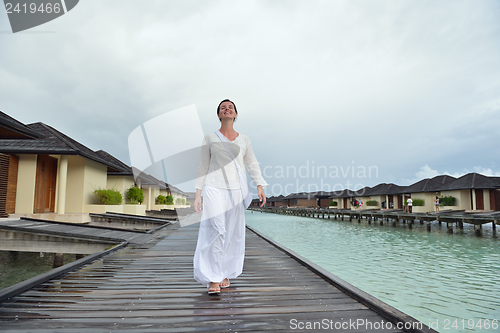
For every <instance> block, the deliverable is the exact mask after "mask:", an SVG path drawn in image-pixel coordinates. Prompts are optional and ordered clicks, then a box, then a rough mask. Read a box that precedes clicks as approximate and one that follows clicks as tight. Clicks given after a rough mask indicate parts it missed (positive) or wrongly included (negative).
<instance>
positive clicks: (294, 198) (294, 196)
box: [283, 192, 318, 207]
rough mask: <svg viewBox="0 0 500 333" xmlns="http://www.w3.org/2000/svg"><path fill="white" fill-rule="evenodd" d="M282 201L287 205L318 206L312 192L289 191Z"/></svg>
mask: <svg viewBox="0 0 500 333" xmlns="http://www.w3.org/2000/svg"><path fill="white" fill-rule="evenodd" d="M283 201H284V203H285V205H286V206H288V207H318V199H316V197H315V194H313V193H306V192H300V193H290V194H289V195H287V196H286V197H284V198H283Z"/></svg>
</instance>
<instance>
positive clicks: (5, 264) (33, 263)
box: [0, 251, 76, 289]
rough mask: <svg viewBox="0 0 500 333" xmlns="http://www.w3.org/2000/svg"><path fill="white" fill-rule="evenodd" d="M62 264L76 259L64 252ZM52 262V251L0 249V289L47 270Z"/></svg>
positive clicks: (50, 267) (50, 268)
mask: <svg viewBox="0 0 500 333" xmlns="http://www.w3.org/2000/svg"><path fill="white" fill-rule="evenodd" d="M63 260H64V264H69V263H70V262H73V261H75V260H76V256H75V255H74V254H68V253H65V254H64V256H63ZM53 263H54V253H40V252H17V251H0V289H3V288H7V287H10V286H12V285H14V284H16V283H19V282H21V281H24V280H28V279H30V278H32V277H35V276H37V275H40V274H43V273H45V272H48V271H50V270H52V269H54V268H53V267H52V264H53Z"/></svg>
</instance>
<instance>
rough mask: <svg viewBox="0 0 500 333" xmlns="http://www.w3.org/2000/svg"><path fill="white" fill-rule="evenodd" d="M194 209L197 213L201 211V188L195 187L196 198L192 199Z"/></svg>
mask: <svg viewBox="0 0 500 333" xmlns="http://www.w3.org/2000/svg"><path fill="white" fill-rule="evenodd" d="M194 209H195V210H196V212H197V213H198V214H200V213H201V190H200V189H199V188H197V189H196V198H195V199H194Z"/></svg>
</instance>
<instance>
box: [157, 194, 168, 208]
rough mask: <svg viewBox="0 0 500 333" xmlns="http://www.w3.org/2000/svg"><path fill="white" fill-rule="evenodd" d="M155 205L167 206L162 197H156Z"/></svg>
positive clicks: (165, 199) (164, 198)
mask: <svg viewBox="0 0 500 333" xmlns="http://www.w3.org/2000/svg"><path fill="white" fill-rule="evenodd" d="M156 204H157V205H166V204H167V197H166V196H164V195H161V194H160V195H159V196H157V197H156Z"/></svg>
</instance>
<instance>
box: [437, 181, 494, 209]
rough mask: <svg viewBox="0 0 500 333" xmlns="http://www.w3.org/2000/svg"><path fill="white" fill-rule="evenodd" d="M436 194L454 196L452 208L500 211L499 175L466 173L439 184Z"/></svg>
mask: <svg viewBox="0 0 500 333" xmlns="http://www.w3.org/2000/svg"><path fill="white" fill-rule="evenodd" d="M438 194H439V195H440V196H453V197H455V198H456V202H455V207H454V209H465V210H473V211H475V210H499V211H500V177H487V176H484V175H481V174H478V173H475V172H473V173H468V174H466V175H464V176H462V177H460V178H457V179H455V180H454V181H452V182H449V183H447V184H444V185H443V186H441V187H440V188H439V193H438Z"/></svg>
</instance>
